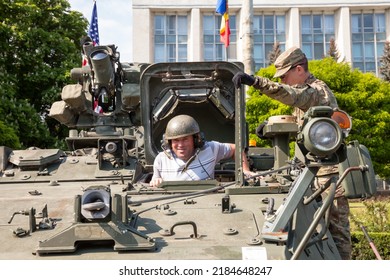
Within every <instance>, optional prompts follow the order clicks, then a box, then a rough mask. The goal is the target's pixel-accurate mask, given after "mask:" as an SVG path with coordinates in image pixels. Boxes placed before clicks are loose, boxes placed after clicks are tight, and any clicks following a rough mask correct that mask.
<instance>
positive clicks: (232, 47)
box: [203, 14, 237, 61]
mask: <svg viewBox="0 0 390 280" xmlns="http://www.w3.org/2000/svg"><path fill="white" fill-rule="evenodd" d="M221 20H222V16H220V15H212V14H210V15H207V14H205V15H204V16H203V59H204V60H205V61H222V60H225V61H227V60H236V59H237V43H236V42H237V39H236V38H237V36H236V34H237V30H236V16H235V15H230V14H229V27H230V44H229V46H228V47H227V48H225V45H224V44H223V43H221V40H220V38H221V37H220V34H219V30H220V28H221Z"/></svg>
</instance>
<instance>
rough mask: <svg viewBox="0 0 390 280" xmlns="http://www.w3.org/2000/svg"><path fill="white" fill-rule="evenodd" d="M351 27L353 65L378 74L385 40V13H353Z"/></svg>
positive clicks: (363, 70)
mask: <svg viewBox="0 0 390 280" xmlns="http://www.w3.org/2000/svg"><path fill="white" fill-rule="evenodd" d="M351 29H352V65H353V67H354V68H359V69H360V71H362V72H373V73H375V74H376V75H378V74H379V67H380V58H381V57H382V56H383V50H384V45H385V41H386V22H385V14H384V13H374V14H368V13H364V14H363V13H362V14H353V15H352V16H351Z"/></svg>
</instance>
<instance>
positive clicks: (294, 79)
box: [233, 47, 352, 259]
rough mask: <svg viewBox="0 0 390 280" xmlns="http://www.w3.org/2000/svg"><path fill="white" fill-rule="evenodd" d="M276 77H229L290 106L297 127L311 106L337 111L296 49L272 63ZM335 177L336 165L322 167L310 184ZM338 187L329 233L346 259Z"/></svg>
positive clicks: (343, 202)
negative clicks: (326, 107)
mask: <svg viewBox="0 0 390 280" xmlns="http://www.w3.org/2000/svg"><path fill="white" fill-rule="evenodd" d="M275 67H276V74H275V75H274V77H275V78H277V77H279V78H280V79H281V82H282V83H276V82H273V81H271V80H269V79H267V78H263V77H259V76H251V75H248V74H245V73H243V72H239V73H237V74H236V75H235V76H234V77H233V82H234V85H235V86H236V88H239V87H241V84H245V85H248V86H253V87H254V88H256V89H259V90H260V91H261V92H262V93H264V94H265V95H267V96H269V97H271V98H273V99H275V100H278V101H280V102H282V103H284V104H286V105H290V106H293V107H294V112H293V115H294V116H295V117H296V120H297V122H298V124H301V123H302V117H303V115H304V113H305V112H306V111H307V110H308V109H309V108H310V107H312V106H321V105H322V106H330V107H332V108H338V105H337V101H336V98H335V96H334V94H333V92H332V91H331V90H330V89H329V87H328V86H327V85H326V84H325V83H324V82H323V81H321V80H319V79H317V78H316V77H314V76H313V75H312V74H311V73H310V72H309V69H308V61H307V58H306V55H305V54H304V53H303V52H302V50H301V49H300V48H297V47H292V48H290V49H288V50H286V51H285V52H283V53H282V54H281V55H280V56H279V57H278V58H277V59H276V61H275ZM335 174H336V175H338V167H337V166H329V167H323V168H321V169H320V171H319V172H318V175H317V178H316V180H315V182H314V184H315V185H316V186H317V187H318V186H319V185H320V184H324V183H325V182H326V181H327V179H328V178H330V177H331V176H332V175H335ZM343 192H344V191H343V189H342V188H341V187H338V189H337V190H336V194H335V199H334V202H333V205H332V206H331V211H330V225H329V230H330V232H331V233H332V236H333V239H334V241H335V243H336V246H337V248H338V250H339V252H340V255H341V257H342V259H350V255H351V252H352V246H351V234H350V226H349V219H348V215H349V204H348V200H347V198H346V197H345V196H344V195H343Z"/></svg>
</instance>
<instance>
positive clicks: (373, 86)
mask: <svg viewBox="0 0 390 280" xmlns="http://www.w3.org/2000/svg"><path fill="white" fill-rule="evenodd" d="M309 69H310V72H311V73H313V74H314V75H315V76H316V77H317V78H319V79H321V80H323V81H324V82H325V83H326V84H327V85H328V86H329V87H330V89H331V90H332V91H333V92H334V94H335V96H336V99H337V102H338V105H339V107H340V109H342V110H344V111H346V112H347V113H348V114H349V115H350V116H351V117H352V124H353V125H352V130H351V133H350V135H349V137H348V139H347V141H350V140H358V141H359V143H360V144H362V145H365V146H366V147H367V148H368V150H369V151H370V155H371V158H372V161H373V165H374V170H375V173H376V174H378V175H380V176H381V177H384V178H389V177H390V157H389V156H388V154H389V153H390V139H389V135H390V95H389V94H388V93H389V92H390V84H389V83H388V82H385V81H383V80H381V79H380V78H377V77H375V76H374V75H373V74H371V73H367V74H364V73H362V72H360V71H359V70H352V69H351V68H350V66H349V64H348V63H345V62H341V63H337V62H336V61H335V60H334V59H333V58H331V57H327V58H324V59H322V60H313V61H310V62H309ZM274 73H275V67H274V66H273V65H272V66H269V67H267V68H264V69H260V70H259V71H258V72H257V73H256V74H257V75H259V76H263V77H267V78H269V79H271V80H274V81H278V79H274V78H273V75H274ZM247 94H248V95H249V98H248V100H247V107H246V116H247V120H248V123H249V133H250V139H255V140H256V141H257V142H258V143H259V144H258V145H259V146H261V145H263V144H264V141H259V140H258V138H257V136H256V135H255V129H256V127H257V126H258V125H259V124H260V123H261V122H263V120H265V119H267V118H268V117H269V116H271V115H278V114H283V115H284V114H290V112H291V110H292V108H289V107H288V106H286V105H283V104H282V103H280V102H278V101H274V100H272V99H271V98H269V97H266V96H263V95H262V94H261V93H260V91H258V90H255V89H254V88H250V89H249V90H248V92H247ZM266 144H267V145H269V143H266Z"/></svg>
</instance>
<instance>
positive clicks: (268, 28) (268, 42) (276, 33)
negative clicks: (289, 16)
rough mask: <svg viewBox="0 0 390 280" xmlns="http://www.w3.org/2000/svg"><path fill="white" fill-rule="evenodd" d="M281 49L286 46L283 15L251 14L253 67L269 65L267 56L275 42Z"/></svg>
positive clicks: (258, 67)
mask: <svg viewBox="0 0 390 280" xmlns="http://www.w3.org/2000/svg"><path fill="white" fill-rule="evenodd" d="M276 42H278V43H279V48H280V50H281V51H284V50H285V46H286V19H285V16H284V15H254V16H253V43H254V45H253V52H254V61H255V69H260V68H263V67H267V66H269V64H270V63H269V60H268V56H269V54H270V52H272V50H273V48H274V45H275V43H276Z"/></svg>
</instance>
